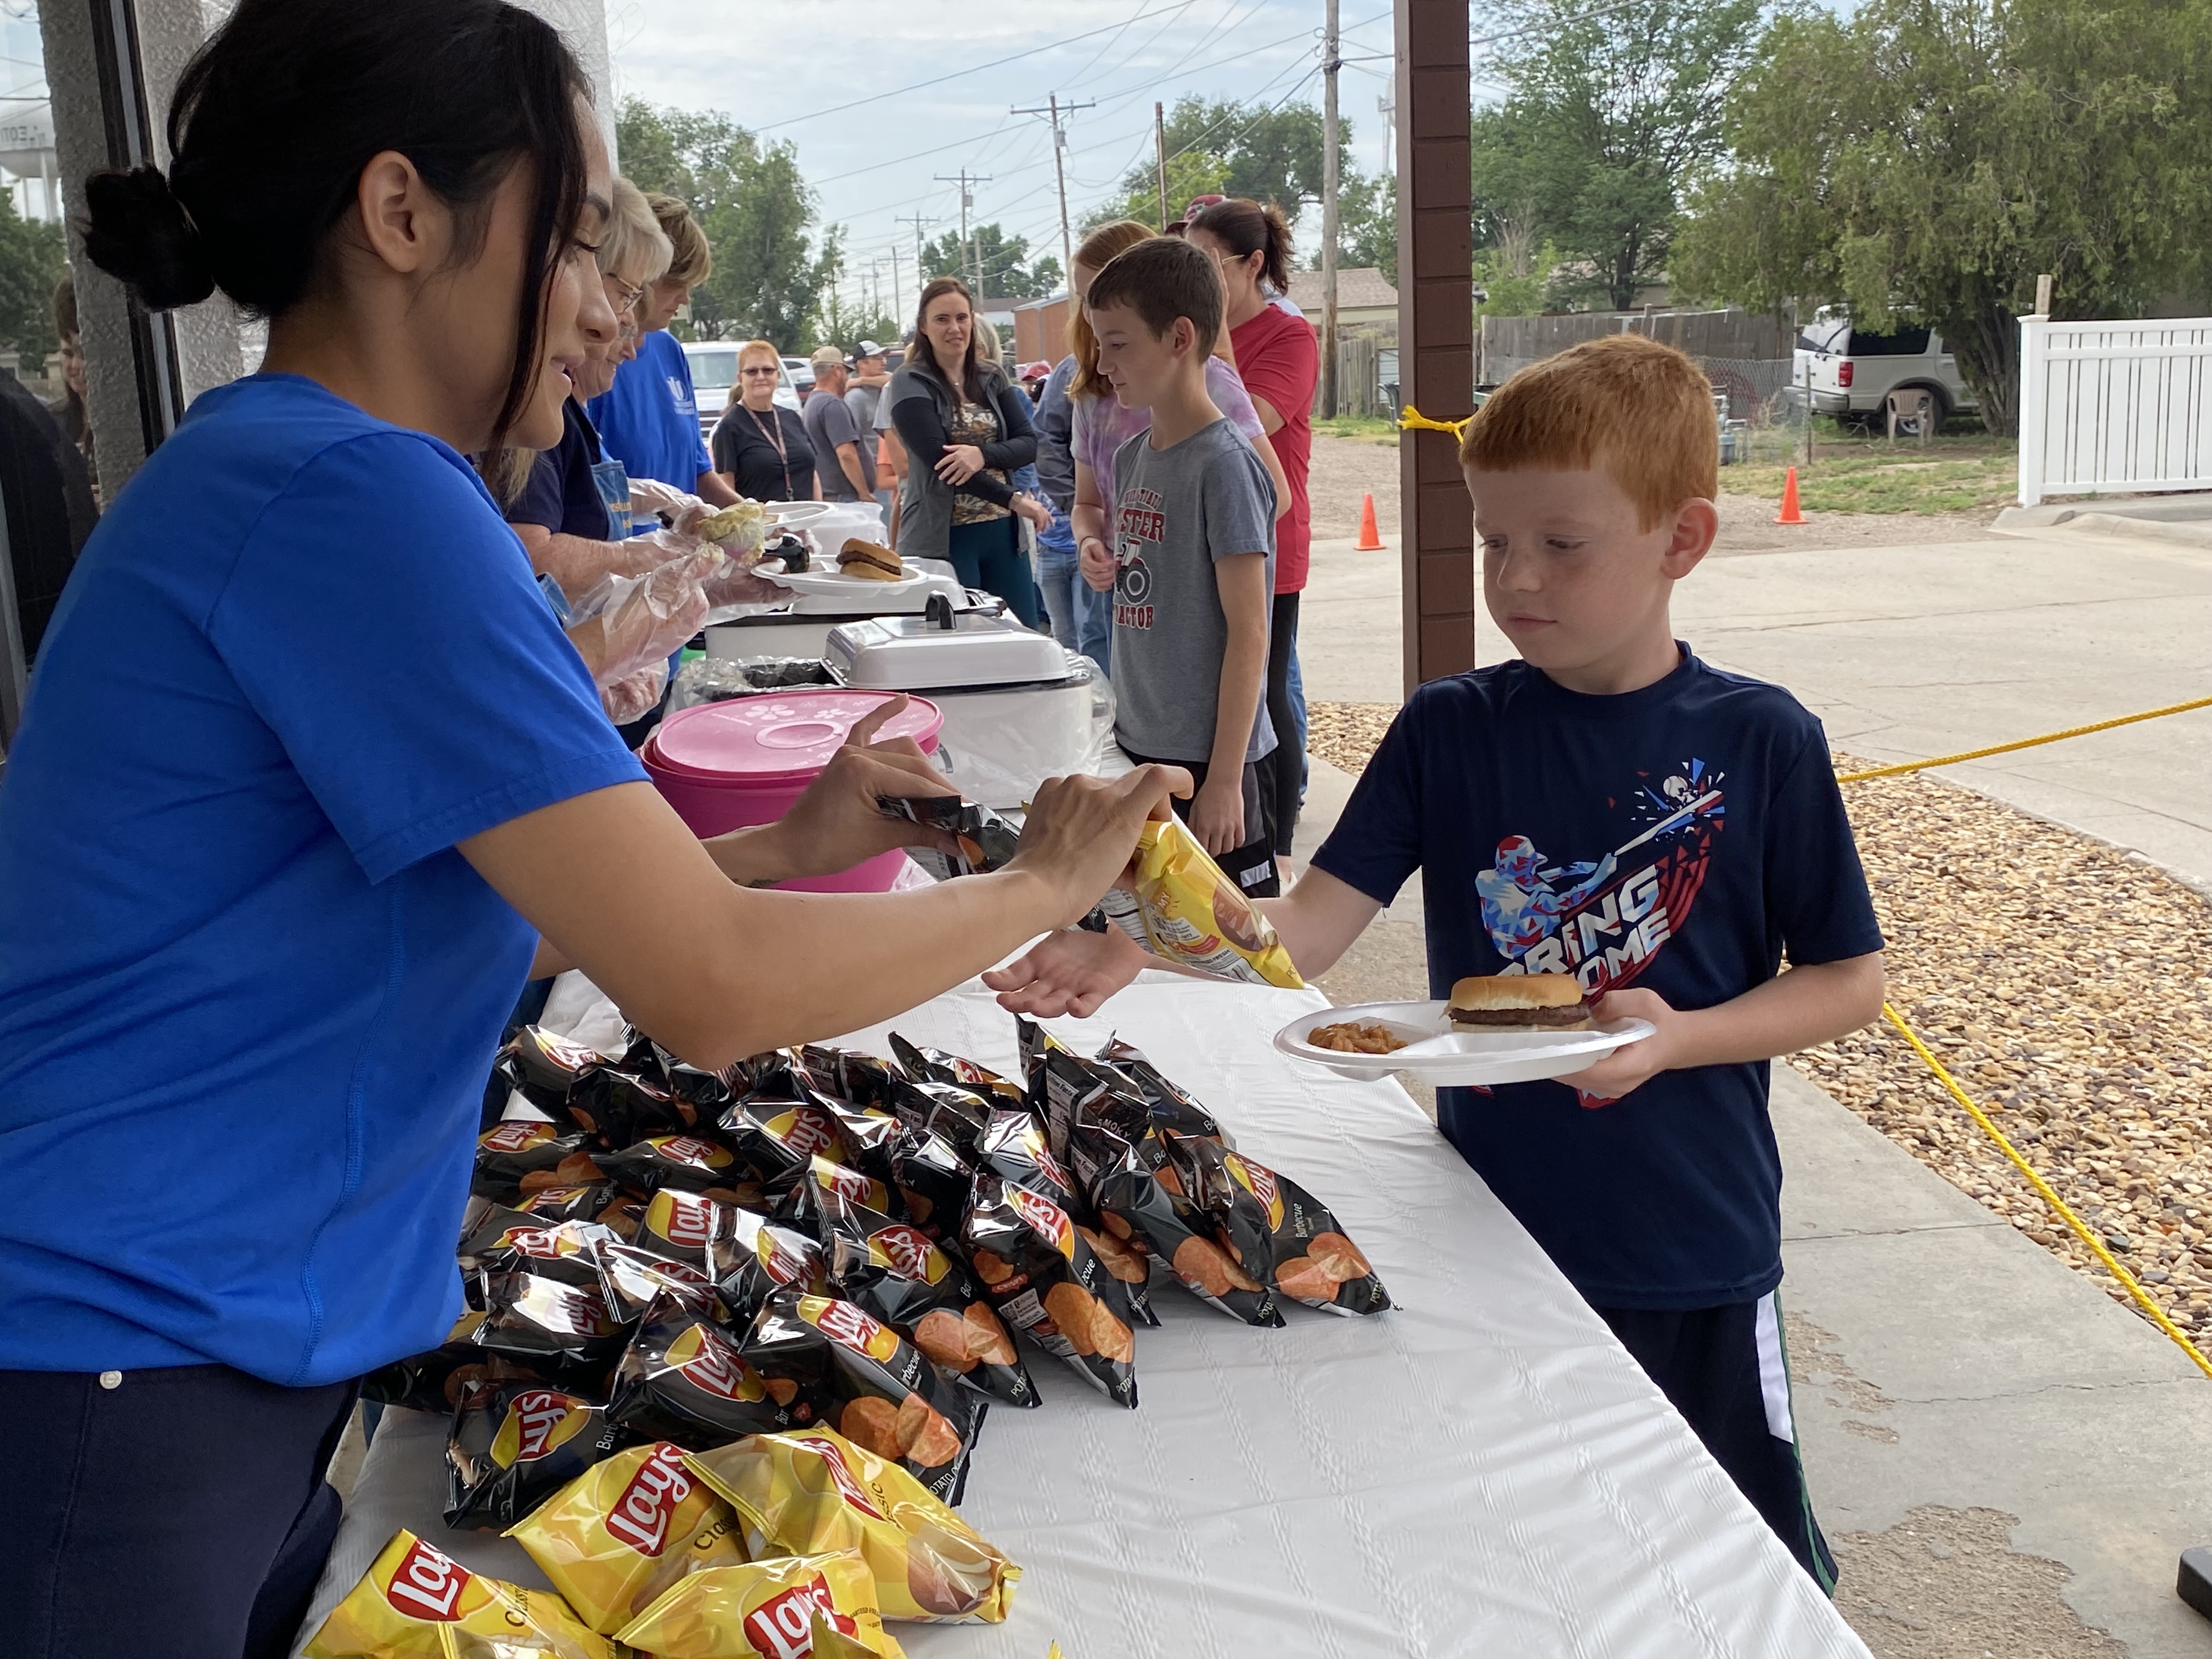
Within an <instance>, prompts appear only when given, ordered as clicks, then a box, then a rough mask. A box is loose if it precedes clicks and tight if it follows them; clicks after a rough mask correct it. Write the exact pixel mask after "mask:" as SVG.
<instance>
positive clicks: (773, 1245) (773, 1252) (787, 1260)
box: [753, 1227, 814, 1285]
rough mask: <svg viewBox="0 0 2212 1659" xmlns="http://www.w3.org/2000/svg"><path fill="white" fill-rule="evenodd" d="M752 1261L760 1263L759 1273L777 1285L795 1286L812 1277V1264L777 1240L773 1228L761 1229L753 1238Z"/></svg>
mask: <svg viewBox="0 0 2212 1659" xmlns="http://www.w3.org/2000/svg"><path fill="white" fill-rule="evenodd" d="M753 1259H754V1260H755V1261H758V1262H759V1263H760V1265H761V1271H762V1272H763V1273H766V1274H767V1275H768V1276H769V1279H770V1280H771V1281H772V1282H774V1283H775V1284H778V1285H796V1284H798V1283H799V1282H800V1281H801V1280H808V1281H811V1279H813V1277H814V1269H813V1267H812V1264H811V1263H810V1262H809V1261H807V1260H806V1258H805V1256H803V1255H799V1252H797V1251H796V1250H793V1249H791V1248H790V1247H789V1246H787V1245H786V1244H785V1243H783V1241H782V1240H781V1239H780V1238H778V1237H776V1234H775V1230H774V1229H773V1228H769V1227H763V1228H762V1229H761V1230H760V1231H759V1233H758V1234H757V1235H756V1236H755V1237H754V1239H753Z"/></svg>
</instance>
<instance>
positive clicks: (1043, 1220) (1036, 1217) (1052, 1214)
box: [1006, 1187, 1075, 1261]
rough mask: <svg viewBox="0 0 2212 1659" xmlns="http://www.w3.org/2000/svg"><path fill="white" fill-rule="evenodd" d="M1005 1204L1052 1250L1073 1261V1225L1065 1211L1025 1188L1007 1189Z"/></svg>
mask: <svg viewBox="0 0 2212 1659" xmlns="http://www.w3.org/2000/svg"><path fill="white" fill-rule="evenodd" d="M1006 1202H1008V1203H1009V1204H1011V1205H1012V1206H1014V1209H1015V1211H1016V1212H1017V1213H1018V1214H1019V1215H1020V1217H1021V1218H1022V1219H1023V1220H1024V1221H1026V1222H1028V1223H1029V1224H1030V1226H1031V1227H1032V1228H1034V1229H1035V1230H1036V1231H1037V1232H1038V1233H1040V1234H1042V1236H1043V1237H1045V1238H1046V1239H1048V1240H1049V1241H1050V1243H1051V1244H1052V1247H1053V1248H1054V1249H1056V1250H1058V1251H1059V1252H1060V1254H1061V1255H1064V1256H1066V1258H1067V1259H1068V1260H1069V1261H1074V1260H1075V1224H1074V1223H1073V1222H1072V1221H1070V1220H1069V1219H1068V1218H1067V1212H1066V1211H1065V1210H1063V1209H1061V1208H1060V1206H1059V1205H1057V1204H1055V1203H1054V1202H1053V1201H1052V1200H1050V1199H1048V1198H1046V1197H1045V1196H1043V1195H1042V1194H1039V1193H1033V1192H1031V1191H1030V1189H1029V1188H1026V1187H1009V1188H1006Z"/></svg>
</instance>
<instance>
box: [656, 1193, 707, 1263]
mask: <svg viewBox="0 0 2212 1659" xmlns="http://www.w3.org/2000/svg"><path fill="white" fill-rule="evenodd" d="M714 1215H715V1205H714V1200H712V1199H710V1198H696V1197H694V1196H693V1195H692V1194H690V1193H679V1192H678V1191H676V1190H675V1189H674V1188H668V1187H664V1188H661V1189H660V1191H659V1192H657V1193H655V1194H653V1202H652V1203H650V1204H648V1205H647V1206H646V1210H645V1227H646V1231H648V1232H650V1233H653V1234H654V1235H655V1236H656V1237H661V1238H665V1239H666V1240H667V1241H668V1242H669V1243H671V1244H673V1245H676V1246H677V1247H678V1249H686V1250H703V1249H706V1248H707V1246H708V1244H710V1243H713V1242H714V1231H715V1229H714Z"/></svg>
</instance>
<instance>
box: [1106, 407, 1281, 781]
mask: <svg viewBox="0 0 2212 1659" xmlns="http://www.w3.org/2000/svg"><path fill="white" fill-rule="evenodd" d="M1114 503H1115V506H1114V557H1115V562H1116V564H1117V566H1118V574H1116V575H1115V579H1114V694H1115V702H1116V704H1117V707H1118V711H1119V712H1118V714H1117V716H1116V719H1115V735H1116V736H1117V737H1119V738H1120V739H1121V746H1122V747H1123V748H1124V749H1127V750H1133V751H1134V752H1135V753H1137V754H1139V755H1149V756H1151V757H1154V758H1155V759H1159V760H1182V761H1203V760H1210V759H1211V758H1212V753H1213V721H1214V713H1215V708H1216V706H1217V704H1218V702H1219V698H1220V691H1221V660H1222V657H1223V655H1224V653H1225V652H1226V651H1227V650H1228V647H1229V619H1228V617H1226V616H1225V615H1224V614H1223V613H1222V609H1221V591H1220V589H1219V587H1218V586H1217V585H1216V583H1215V580H1214V574H1213V562H1214V561H1215V560H1216V559H1227V558H1234V557H1236V556H1237V555H1239V554H1246V553H1261V552H1264V553H1265V554H1266V555H1267V592H1273V588H1274V575H1275V486H1274V484H1273V482H1272V481H1271V480H1270V479H1269V478H1268V477H1267V468H1266V466H1264V465H1262V464H1261V460H1260V458H1259V456H1258V455H1257V454H1255V453H1254V452H1253V448H1252V445H1251V443H1250V441H1249V440H1248V439H1247V438H1246V437H1245V436H1244V435H1243V433H1241V432H1239V431H1237V428H1235V426H1233V425H1232V424H1231V423H1230V422H1228V421H1226V420H1219V421H1216V422H1213V423H1212V425H1211V426H1207V427H1203V428H1200V429H1199V430H1198V431H1197V432H1194V433H1193V434H1192V435H1190V436H1189V437H1188V438H1185V439H1184V440H1183V441H1182V442H1181V443H1179V444H1174V445H1171V446H1170V447H1168V448H1166V449H1154V448H1153V447H1152V434H1151V433H1149V432H1140V433H1139V434H1138V435H1136V436H1135V437H1133V438H1132V439H1130V440H1129V441H1128V442H1127V443H1125V444H1123V445H1122V446H1121V448H1120V449H1119V450H1117V451H1115V455H1114ZM1274 746H1275V733H1274V730H1273V727H1272V726H1269V725H1268V723H1267V706H1266V704H1265V702H1262V703H1261V708H1260V714H1259V718H1258V719H1257V720H1255V722H1254V723H1253V730H1252V741H1251V744H1250V746H1249V748H1248V749H1247V750H1245V758H1246V759H1247V760H1257V759H1258V758H1259V757H1261V756H1262V755H1264V754H1266V753H1267V751H1268V750H1272V749H1273V747H1274Z"/></svg>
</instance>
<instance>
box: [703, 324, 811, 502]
mask: <svg viewBox="0 0 2212 1659" xmlns="http://www.w3.org/2000/svg"><path fill="white" fill-rule="evenodd" d="M782 383H783V359H782V358H781V356H778V355H777V352H776V349H775V347H774V346H772V345H770V344H769V343H768V342H767V341H766V340H748V341H746V342H745V343H744V344H743V345H741V346H739V347H738V386H737V392H738V396H737V400H736V401H735V402H734V403H732V404H731V405H730V406H729V408H728V409H727V410H725V411H724V412H723V415H722V418H721V420H720V422H717V423H716V424H715V427H714V470H715V471H717V472H719V473H720V474H721V475H722V477H723V478H724V479H725V480H726V481H727V483H729V485H730V487H731V488H732V489H735V490H736V491H737V492H738V495H744V496H746V497H748V498H750V500H753V501H812V500H813V499H814V498H815V497H816V496H817V495H819V494H820V493H821V492H820V491H818V490H817V489H815V487H814V441H813V440H812V439H811V438H809V437H808V436H807V435H806V422H805V421H803V420H801V419H800V418H799V416H796V415H794V414H793V413H792V412H791V411H790V410H787V409H780V408H778V407H777V406H776V401H775V389H776V387H777V386H781V384H782Z"/></svg>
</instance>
